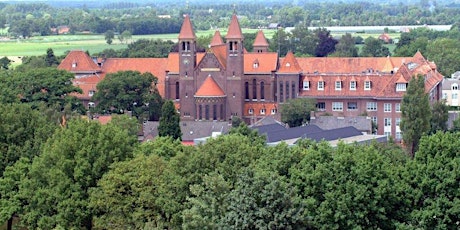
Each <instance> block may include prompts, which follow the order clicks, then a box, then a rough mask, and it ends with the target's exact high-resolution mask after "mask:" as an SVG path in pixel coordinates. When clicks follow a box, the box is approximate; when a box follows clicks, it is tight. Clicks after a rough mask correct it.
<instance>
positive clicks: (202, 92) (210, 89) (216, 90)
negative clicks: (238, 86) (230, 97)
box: [195, 75, 225, 97]
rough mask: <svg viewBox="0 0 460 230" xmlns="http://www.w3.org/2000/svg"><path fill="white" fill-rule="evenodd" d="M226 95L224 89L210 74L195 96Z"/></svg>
mask: <svg viewBox="0 0 460 230" xmlns="http://www.w3.org/2000/svg"><path fill="white" fill-rule="evenodd" d="M222 96H225V93H224V91H223V90H222V89H221V88H220V86H219V85H218V84H217V82H216V81H214V79H213V78H212V76H211V75H209V76H208V77H207V78H206V80H204V82H203V84H202V85H201V87H200V88H199V89H198V90H197V91H196V93H195V97H222Z"/></svg>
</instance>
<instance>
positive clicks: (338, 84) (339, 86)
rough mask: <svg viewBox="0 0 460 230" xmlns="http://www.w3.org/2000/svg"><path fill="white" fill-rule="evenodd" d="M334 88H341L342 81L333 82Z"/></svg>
mask: <svg viewBox="0 0 460 230" xmlns="http://www.w3.org/2000/svg"><path fill="white" fill-rule="evenodd" d="M335 90H342V82H341V81H336V82H335Z"/></svg>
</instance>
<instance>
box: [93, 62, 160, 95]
mask: <svg viewBox="0 0 460 230" xmlns="http://www.w3.org/2000/svg"><path fill="white" fill-rule="evenodd" d="M167 63H168V59H166V58H108V59H107V60H106V61H105V63H104V64H103V65H102V68H103V70H104V73H116V72H118V71H125V70H134V71H139V72H141V73H145V72H150V73H152V74H153V75H154V76H155V77H157V78H158V84H157V88H158V91H159V92H160V95H161V96H163V97H164V96H165V78H166V66H167Z"/></svg>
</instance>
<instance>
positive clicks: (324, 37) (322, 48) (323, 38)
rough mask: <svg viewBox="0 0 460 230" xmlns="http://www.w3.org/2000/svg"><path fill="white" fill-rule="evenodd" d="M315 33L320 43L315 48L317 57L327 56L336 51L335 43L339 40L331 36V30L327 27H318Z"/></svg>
mask: <svg viewBox="0 0 460 230" xmlns="http://www.w3.org/2000/svg"><path fill="white" fill-rule="evenodd" d="M314 33H315V34H316V36H317V37H318V40H319V42H318V45H316V48H315V56H316V57H326V56H327V55H328V54H330V53H333V52H334V51H335V45H336V44H337V43H338V41H337V40H335V39H334V38H333V37H332V36H331V32H330V31H328V30H327V29H326V28H318V29H316V30H315V31H314Z"/></svg>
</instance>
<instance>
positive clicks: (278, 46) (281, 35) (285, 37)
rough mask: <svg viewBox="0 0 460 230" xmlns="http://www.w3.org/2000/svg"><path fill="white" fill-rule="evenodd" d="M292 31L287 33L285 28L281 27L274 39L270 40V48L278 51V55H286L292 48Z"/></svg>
mask: <svg viewBox="0 0 460 230" xmlns="http://www.w3.org/2000/svg"><path fill="white" fill-rule="evenodd" d="M289 36H290V33H286V32H285V31H284V30H282V29H279V30H277V31H276V32H275V33H274V34H273V37H272V39H271V40H270V41H269V48H270V50H271V51H273V52H278V55H280V56H285V55H286V54H287V52H288V51H290V50H292V47H291V44H290V40H289Z"/></svg>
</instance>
